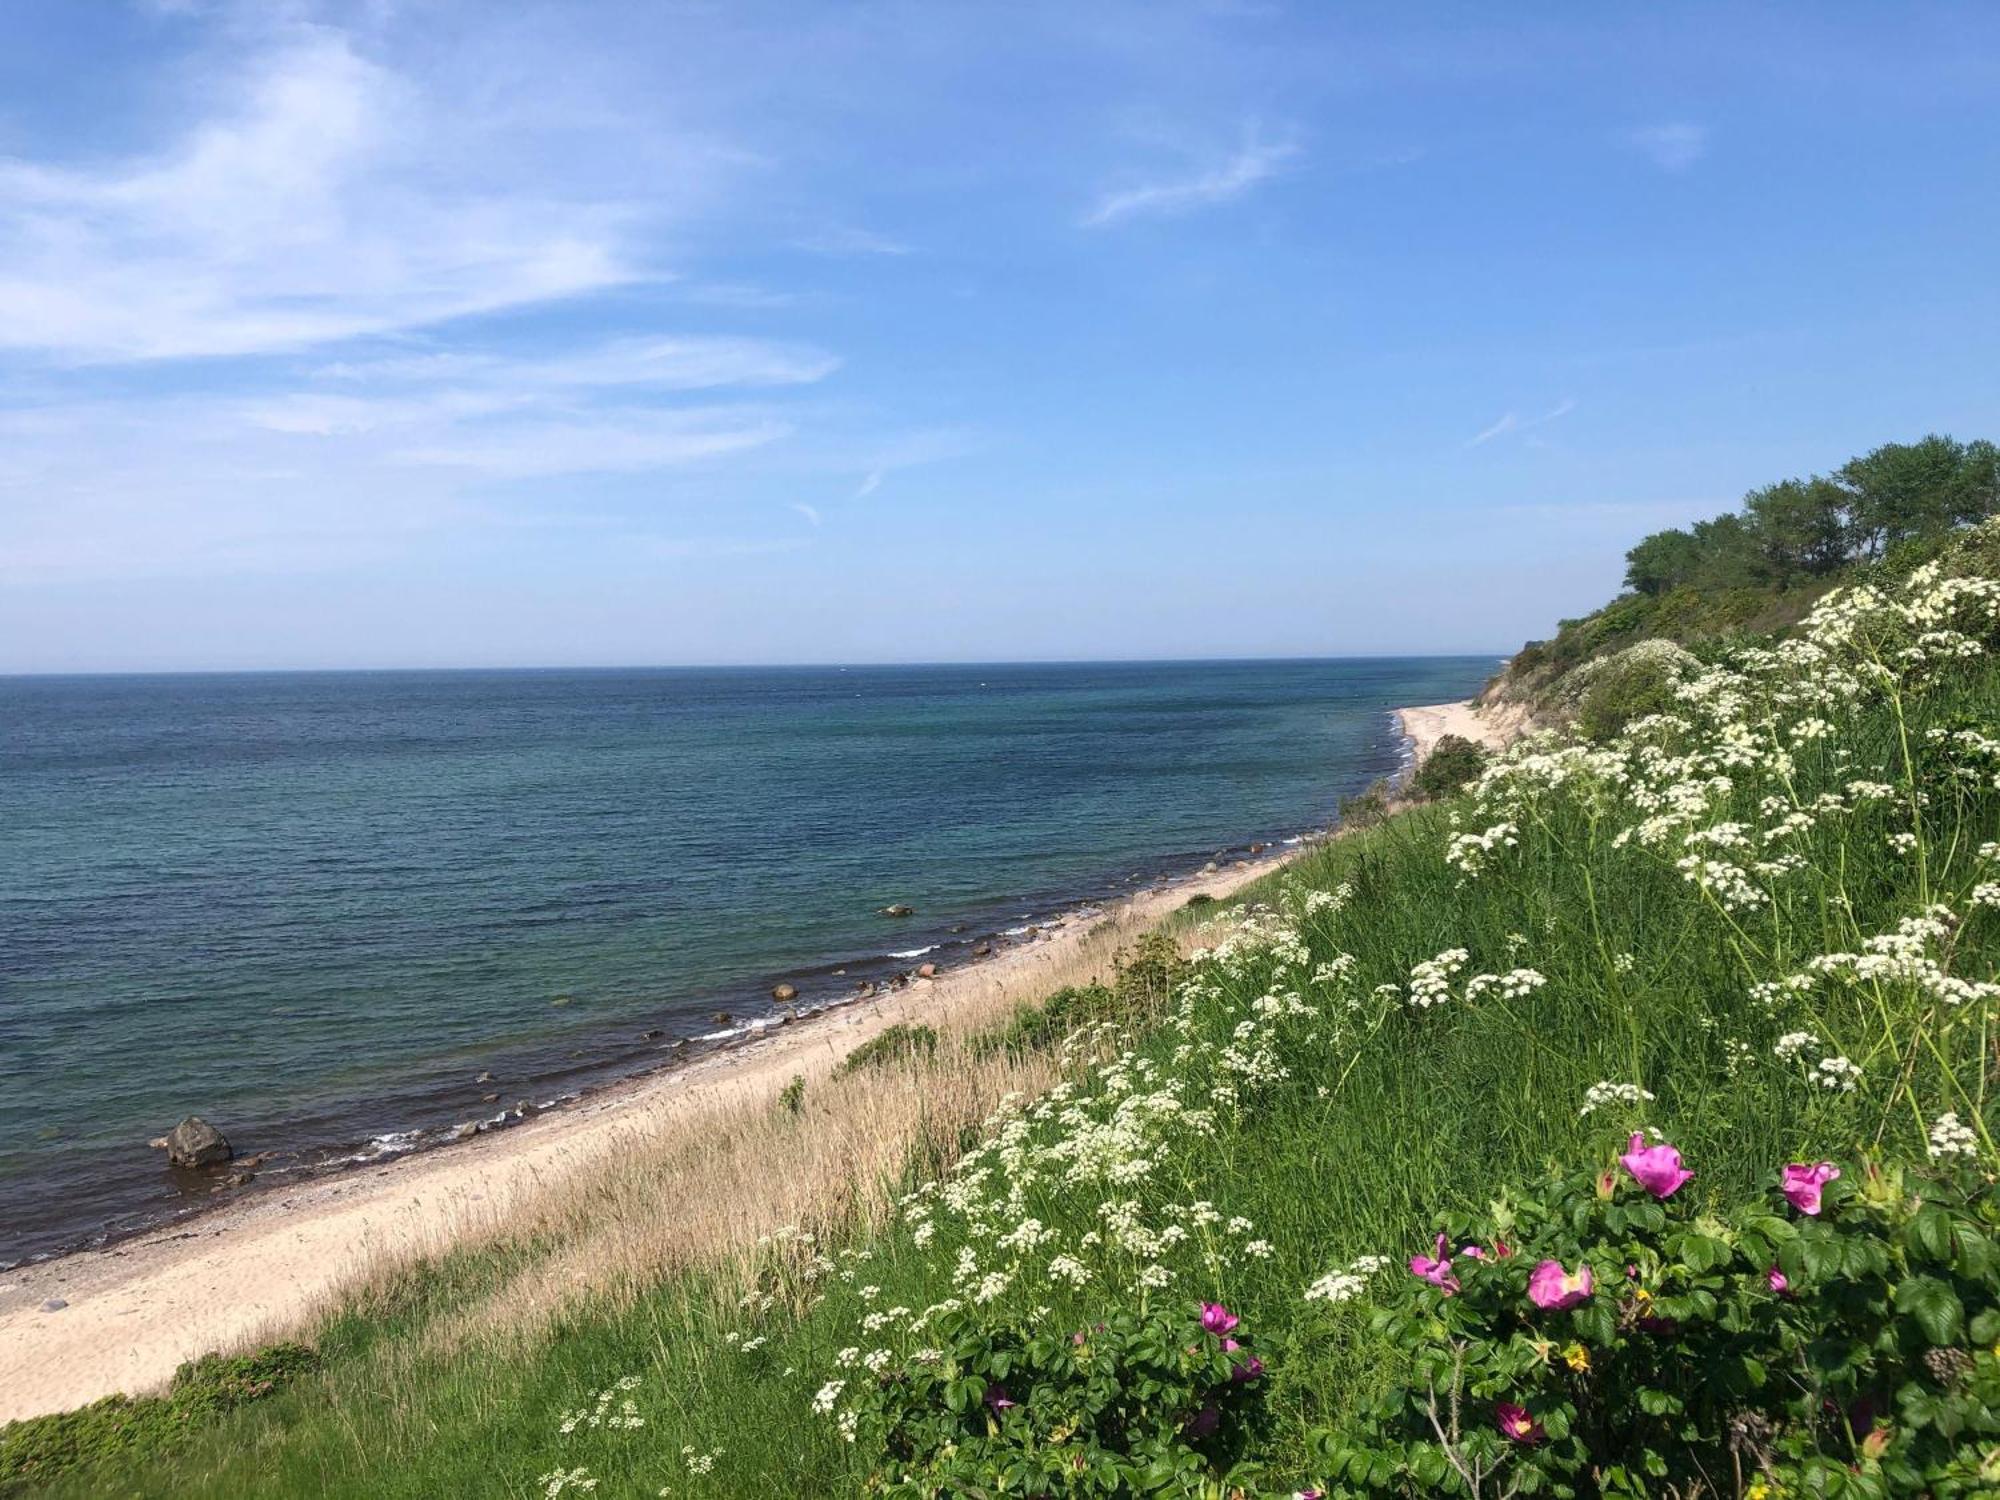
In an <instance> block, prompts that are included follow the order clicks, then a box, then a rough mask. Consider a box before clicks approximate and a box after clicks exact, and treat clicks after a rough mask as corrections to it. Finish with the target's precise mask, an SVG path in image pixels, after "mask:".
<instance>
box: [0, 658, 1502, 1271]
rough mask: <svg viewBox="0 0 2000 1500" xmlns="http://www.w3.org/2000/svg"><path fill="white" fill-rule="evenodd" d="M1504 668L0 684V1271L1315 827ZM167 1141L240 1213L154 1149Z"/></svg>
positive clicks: (1491, 662)
mask: <svg viewBox="0 0 2000 1500" xmlns="http://www.w3.org/2000/svg"><path fill="white" fill-rule="evenodd" d="M1495 666H1496V660H1495V658H1494V657H1492V656H1477V657H1435V658H1377V659H1365V660H1363V659H1355V660H1326V661H1254V662H1199V663H1193V662H1189V663H1171V662H1146V663H1114V664H1090V663H1083V664H1060V665H984V666H980V665H975V666H957V665H954V666H870V667H861V666H857V667H797V668H730V669H719V668H718V669H659V670H609V669H607V670H593V671H579V670H550V671H451V672H353V673H347V672H312V673H254V674H241V675H235V674H198V675H175V676H93V677H12V678H0V1268H4V1267H5V1266H6V1265H8V1264H10V1263H18V1262H21V1261H23V1260H28V1259H36V1258H42V1257H46V1256H49V1255H53V1254H58V1253H61V1252H64V1251H67V1250H70V1249H74V1248H79V1247H83V1246H88V1245H99V1244H103V1243H105V1242H107V1241H109V1240H113V1239H116V1238H119V1237H122V1236H125V1235H129V1234H131V1233H134V1232H136V1231H139V1230H141V1229H144V1228H147V1227H150V1226H153V1225H157V1224H160V1223H162V1222H165V1221H169V1220H173V1219H176V1218H178V1217H182V1216H185V1215H188V1214H192V1213H195V1212H199V1211H200V1210H201V1209H202V1208H204V1207H206V1206H208V1205H211V1204H213V1203H216V1202H218V1201H223V1200H226V1199H227V1198H229V1197H230V1196H232V1195H233V1194H234V1193H236V1192H255V1191H261V1190H268V1189H269V1188H270V1187H271V1186H273V1185H274V1184H275V1185H282V1184H283V1183H285V1182H287V1181H296V1180H297V1178H298V1177H299V1175H300V1174H308V1173H321V1172H326V1171H332V1170H339V1169H342V1168H352V1167H355V1166H357V1165H360V1164H365V1163H368V1162H371V1161H381V1160H384V1159H386V1158H388V1157H391V1156H394V1155H398V1154H401V1153H404V1152H408V1151H414V1150H422V1149H425V1148H427V1147H429V1146H432V1145H437V1144H443V1143H446V1142H449V1141H450V1140H451V1139H452V1138H453V1137H454V1135H455V1134H456V1133H457V1132H458V1130H459V1127H461V1126H463V1125H465V1124H467V1123H468V1122H474V1121H484V1122H489V1123H491V1124H492V1125H494V1126H495V1127H498V1126H502V1125H504V1124H505V1122H506V1121H507V1120H510V1119H512V1118H514V1117H515V1116H516V1114H517V1113H518V1111H519V1107H520V1106H521V1105H523V1104H525V1105H527V1106H529V1108H530V1109H531V1110H533V1109H539V1108H542V1107H548V1106H559V1105H560V1104H561V1103H562V1102H564V1101H566V1100H569V1099H573V1098H575V1097H577V1096H579V1095H580V1094H584V1093H587V1092H588V1091H590V1090H591V1089H594V1088H598V1087H602V1086H604V1085H605V1084H608V1083H610V1082H613V1081H615V1080H618V1079H621V1078H625V1077H629V1076H632V1075H635V1074H639V1073H644V1072H648V1071H652V1070H656V1069H660V1068H667V1067H675V1066H681V1065H684V1064H685V1063H686V1062H687V1061H689V1060H690V1059H692V1058H694V1057H698V1056H701V1055H703V1054H704V1053H707V1052H712V1051H713V1050H715V1049H718V1048H724V1047H730V1046H740V1045H744V1044H746V1042H747V1040H748V1039H750V1038H752V1037H754V1036H755V1034H756V1032H757V1030H758V1029H759V1028H762V1027H765V1026H768V1025H770V1024H772V1023H773V1022H774V1021H775V1020H776V1019H777V1016H778V1010H779V1008H778V1007H777V1006H776V1005H775V1004H774V1002H773V1001H772V999H771V995H770V991H771V989H772V987H773V986H774V985H775V984H777V983H779V982H781V981H782V982H785V983H789V984H792V985H795V986H796V987H797V989H798V991H799V997H798V999H797V1001H796V1002H794V1004H795V1006H796V1007H797V1008H800V1009H805V1010H811V1009H816V1008H821V1007H826V1006H830V1005H835V1004H843V1003H866V1002H865V1001H857V1000H856V995H857V990H858V987H859V986H861V985H863V984H865V983H867V982H869V981H871V980H873V981H874V982H876V983H881V982H884V981H886V980H888V979H889V978H890V976H892V975H894V974H896V973H901V972H907V971H908V970H909V969H910V968H911V967H913V966H914V965H916V964H918V963H922V962H935V963H939V964H941V965H944V966H950V965H954V964H958V963H962V962H967V961H969V960H970V956H971V950H972V948H973V946H974V945H975V944H978V943H985V942H991V941H993V940H995V939H996V938H999V939H1001V940H1003V941H1004V940H1005V938H1006V936H1007V935H1008V934H1009V933H1014V934H1019V932H1020V930H1021V929H1023V928H1025V927H1028V926H1031V925H1035V924H1037V923H1038V922H1046V921H1048V920H1049V919H1050V918H1051V917H1053V916H1058V915H1061V914H1063V913H1066V912H1072V911H1075V910H1077V909H1078V908H1080V907H1086V906H1088V905H1090V904H1093V903H1101V902H1104V901H1107V900H1110V899H1113V898H1115V897H1117V896H1118V895H1119V894H1121V893H1123V892H1126V891H1129V890H1132V889H1134V888H1135V887H1138V886H1141V885H1144V884H1147V883H1150V882H1153V881H1156V880H1159V879H1161V878H1163V877H1169V876H1173V875H1177V874H1183V873H1187V872H1189V871H1191V870H1194V869H1196V868H1199V867H1200V866H1201V865H1203V864H1204V863H1205V862H1207V861H1210V860H1217V859H1222V860H1226V859H1230V858H1235V857H1240V855H1241V854H1242V853H1243V852H1244V851H1246V850H1247V848H1248V846H1249V845H1251V844H1253V843H1277V842H1280V841H1283V840H1286V839H1300V838H1304V837H1307V836H1310V835H1311V834H1313V833H1315V832H1317V831H1321V830H1325V829H1327V828H1328V827H1330V826H1331V825H1332V824H1333V823H1334V822H1335V821H1336V818H1337V804H1338V802H1339V800H1340V798H1341V797H1343V796H1344V795H1347V794H1351V793H1353V792H1355V791H1357V790H1359V789H1361V788H1362V787H1363V786H1365V785H1366V784H1367V783H1369V782H1370V781H1372V780H1374V779H1376V778H1377V777H1381V776H1385V775H1394V774H1396V773H1397V771H1398V770H1399V769H1400V768H1401V766H1402V765H1403V763H1404V762H1405V760H1406V757H1407V747H1406V746H1405V744H1404V742H1403V740H1402V737H1401V736H1400V735H1399V733H1398V732H1397V730H1396V727H1395V724H1394V721H1393V717H1392V713H1391V710H1393V709H1394V708H1396V707H1398V706H1400V705H1404V704H1416V703H1437V702H1443V701H1447V700H1451V699H1458V698H1464V697H1467V696H1469V695H1470V694H1472V693H1473V692H1475V691H1476V690H1477V689H1478V688H1479V687H1480V685H1481V684H1482V683H1483V682H1484V681H1485V679H1486V678H1487V677H1488V676H1490V675H1491V673H1492V672H1493V670H1494V669H1495ZM890 906H908V907H910V908H911V909H912V914H911V915H908V916H901V917H888V916H883V915H881V914H880V913H881V909H882V908H884V907H890ZM725 1017H726V1019H720V1018H725ZM489 1096H497V1098H493V1097H489ZM188 1114H199V1115H201V1116H202V1117H204V1118H205V1119H207V1120H209V1121H210V1122H212V1123H214V1124H215V1125H217V1126H218V1127H219V1128H221V1129H222V1130H223V1131H224V1132H225V1133H226V1134H227V1135H228V1137H229V1139H230V1141H231V1143H232V1144H233V1145H234V1147H235V1148H236V1150H237V1151H238V1153H239V1154H244V1155H264V1154H266V1153H268V1155H267V1156H266V1158H265V1160H264V1161H263V1162H262V1163H261V1164H260V1165H259V1166H258V1168H257V1170H256V1173H255V1178H254V1181H253V1182H252V1183H251V1184H250V1185H249V1186H248V1187H244V1188H239V1189H225V1190H224V1191H222V1192H217V1190H216V1189H217V1181H216V1179H215V1178H214V1177H213V1176H212V1175H208V1174H190V1173H180V1172H176V1171H174V1170H172V1169H170V1168H169V1167H168V1166H167V1164H166V1161H165V1156H164V1153H163V1152H160V1151H157V1150H154V1149H151V1148H149V1146H148V1144H147V1143H148V1141H149V1140H150V1139H152V1138H154V1137H156V1136H159V1135H161V1134H164V1133H165V1132H166V1131H167V1130H168V1129H169V1128H170V1127H171V1126H172V1125H173V1124H174V1123H175V1122H176V1121H178V1120H179V1119H181V1118H182V1117H183V1116H185V1115H188Z"/></svg>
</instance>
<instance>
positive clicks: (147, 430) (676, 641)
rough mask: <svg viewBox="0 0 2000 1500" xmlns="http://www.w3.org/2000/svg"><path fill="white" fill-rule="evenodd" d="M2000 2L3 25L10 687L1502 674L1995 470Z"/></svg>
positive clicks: (51, 11)
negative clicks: (1636, 583) (888, 666)
mask: <svg viewBox="0 0 2000 1500" xmlns="http://www.w3.org/2000/svg"><path fill="white" fill-rule="evenodd" d="M1996 181H2000V8H1996V7H1993V6H1990V5H1981V4H1965V5H1953V6H1939V5H1925V4H1901V5H1896V6H1881V5H1873V4H1870V5H1844V4H1838V3H1812V4H1796V5H1783V4H1773V5H1760V6H1743V5H1738V4H1731V5H1719V6H1702V5H1694V4H1689V5H1678V6H1673V7H1636V6H1603V5H1588V4H1580V3H1579V4H1547V5H1536V6H1510V7H1496V6H1491V5H1487V4H1466V5H1458V6H1454V5H1450V4H1442V3H1440V4H1433V5H1425V6H1405V5H1395V4H1380V5H1359V4H1332V3H1324V0H1321V3H1304V4H1298V5H1283V4H1257V3H1248V0H1240V3H1222V0H1209V3H1185V4H1180V3H1170V0H1133V3H1121V0H1087V3H1077V0H1060V3H1049V4H1043V3H1037V0H1018V3H1008V4H971V3H965V4H958V3H949V0H908V3H870V4H844V3H838V0H810V3H796V4H784V3H764V0H728V3H723V0H715V3H696V0H689V3H680V4H671V3H661V4H650V5H627V4H591V3H584V0H557V3H549V4H536V3H533V0H524V3H512V0H510V3H509V4H507V5H504V6H501V5H493V4H490V3H456V0H436V3H425V0H374V3H354V4H340V3H327V4H312V3H303V0H300V3H286V0H255V3H238V4H231V3H200V0H176V3H166V0H148V3H134V4H129V5H119V4H115V3H112V0H91V3H87V4H78V3H76V0H11V3H10V4H9V5H8V6H7V7H6V10H5V13H4V16H0V671H4V672H51V671H54V672H65V671H134V670H136V671H144V670H182V669H190V670H192V669H203V670H205V669H238V668H257V669H262V668H321V667H439V666H539V665H548V666H560V665H638V664H663V665H664V664H683V663H687V664H692V663H739V662H741V663H750V662H861V661H948V660H1029V659H1109V658H1127V657H1232V656H1339V655H1369V654H1391V653H1432V652H1460V651H1463V652H1493V653H1496V654H1499V653H1503V652H1505V651H1507V650H1509V649H1511V648H1513V647H1514V646H1516V645H1518V644H1519V643H1520V642H1521V641H1522V640H1523V639H1526V638H1530V637H1540V636H1546V635H1548V634H1549V633H1551V631H1552V630H1553V628H1554V626H1555V624H1556V622H1557V620H1558V619H1560V618H1563V617H1565V616H1571V615H1576V614H1580V613H1583V612H1585V611H1587V610H1589V609H1590V608H1592V607H1594V606H1595V605H1597V604H1599V603H1601V602H1603V600H1604V599H1606V598H1607V597H1609V596H1610V595H1611V594H1612V593H1613V592H1614V591H1615V590H1616V588H1617V586H1618V583H1619V579H1620V576H1621V574H1622V571H1623V553H1624V551H1625V549H1626V548H1627V547H1628V546H1630V545H1631V543H1632V542H1633V541H1635V540H1637V539H1638V538H1639V537H1640V536H1642V535H1644V534H1645V533H1646V532H1648V531H1652V530H1656V529H1658V528H1660V527H1662V526H1666V525H1675V524H1680V523H1683V522H1685V521H1688V520H1691V519H1695V518H1697V517H1700V516H1705V515H1710V514H1714V513H1716V512H1719V511H1722V510H1725V509H1728V508H1730V507H1731V506H1733V505H1734V504H1735V503H1736V502H1737V500H1738V499H1739V498H1740V497H1741V495H1742V494H1743V492H1744V491H1745V490H1747V489H1750V488H1752V487H1754V486H1756V485H1759V484H1762V483H1765V482H1768V481H1771V480H1775V479H1779V478H1783V477H1786V476H1789V475H1793V474H1803V473H1808V472H1814V471H1823V470H1826V469H1829V468H1831V467H1834V466H1836V465H1838V464H1839V463H1841V462H1842V461H1843V460H1844V459H1846V458H1847V457H1848V456H1849V455H1850V454H1852V453H1855V452H1858V451H1863V450H1865V449H1867V448H1869V447H1872V446H1874V445H1876V444H1878V443H1881V442H1886V441H1892V440H1907V439H1910V438H1914V437H1917V436H1920V435H1922V434H1923V433H1925V432H1929V431H1942V432H1948V433H1951V434H1952V435H1954V436H1957V437H1959V438H1962V439H1970V438H1974V437H1981V436H1984V437H2000V410H1996V400H2000V365H1997V364H1996V361H1995V360H1994V358H1993V351H1994V349H1995V347H1996V339H1995V333H1996V328H2000V323H1996V313H2000V278H1996V277H1995V276H1994V274H1993V271H1994V266H1995V264H1996V254H2000V252H1996V249H1995V246H1996V244H2000V195H1996V194H1995V193H1994V191H1993V184H1994V183H1995V182H1996Z"/></svg>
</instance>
